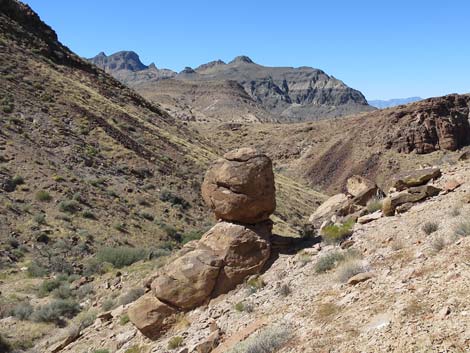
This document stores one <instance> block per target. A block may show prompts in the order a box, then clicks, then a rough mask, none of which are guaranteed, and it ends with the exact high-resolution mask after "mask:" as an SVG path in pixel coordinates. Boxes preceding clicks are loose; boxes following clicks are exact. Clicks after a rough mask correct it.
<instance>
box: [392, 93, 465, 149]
mask: <svg viewBox="0 0 470 353" xmlns="http://www.w3.org/2000/svg"><path fill="white" fill-rule="evenodd" d="M469 113H470V97H468V96H459V95H449V96H445V97H439V98H431V99H428V100H425V101H421V102H418V103H415V104H414V105H412V106H411V105H410V106H405V107H404V108H402V109H397V111H394V112H392V113H390V120H391V121H392V122H396V123H397V122H399V121H400V122H401V123H400V125H402V128H400V129H398V130H397V131H395V132H393V133H390V134H389V136H388V137H387V138H386V147H388V148H394V149H396V150H397V151H399V152H405V153H410V152H412V151H415V152H416V153H418V154H423V153H430V152H433V151H436V150H450V151H455V150H457V149H459V148H461V147H463V146H466V145H468V144H470V124H469V122H468V118H469Z"/></svg>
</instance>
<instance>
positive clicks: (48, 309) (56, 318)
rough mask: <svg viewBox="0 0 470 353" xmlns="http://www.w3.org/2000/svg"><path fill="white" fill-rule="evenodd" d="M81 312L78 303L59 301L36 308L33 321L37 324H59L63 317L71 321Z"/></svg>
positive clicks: (32, 316)
mask: <svg viewBox="0 0 470 353" xmlns="http://www.w3.org/2000/svg"><path fill="white" fill-rule="evenodd" d="M79 312H80V305H78V303H77V302H75V301H73V300H63V299H59V300H56V301H53V302H51V303H49V304H46V305H42V306H39V307H38V308H36V310H35V311H34V312H33V314H32V315H31V319H32V320H33V321H36V322H54V323H59V322H60V318H61V316H64V317H66V318H69V319H71V318H73V317H74V316H75V315H76V314H78V313H79Z"/></svg>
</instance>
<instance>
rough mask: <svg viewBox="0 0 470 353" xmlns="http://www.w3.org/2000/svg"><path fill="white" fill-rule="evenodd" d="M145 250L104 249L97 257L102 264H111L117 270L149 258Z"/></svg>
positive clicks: (128, 248)
mask: <svg viewBox="0 0 470 353" xmlns="http://www.w3.org/2000/svg"><path fill="white" fill-rule="evenodd" d="M147 255H148V253H147V251H146V250H145V249H141V248H131V247H128V246H120V247H115V248H109V247H108V248H102V249H101V250H99V251H98V253H97V255H96V257H97V259H98V260H99V261H100V262H109V263H110V264H112V265H113V267H115V268H122V267H124V266H129V265H132V264H133V263H134V262H137V261H140V260H143V259H145V258H147V257H148V256H147Z"/></svg>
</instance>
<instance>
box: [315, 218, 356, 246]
mask: <svg viewBox="0 0 470 353" xmlns="http://www.w3.org/2000/svg"><path fill="white" fill-rule="evenodd" d="M353 226H354V221H353V220H349V221H347V222H346V223H343V224H340V225H336V224H333V225H329V226H326V227H323V229H322V230H321V236H322V238H323V240H324V241H325V242H326V243H328V244H334V243H339V242H341V241H342V240H344V239H345V238H347V237H349V236H350V235H351V234H352V233H353V231H352V228H353Z"/></svg>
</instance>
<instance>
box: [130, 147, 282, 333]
mask: <svg viewBox="0 0 470 353" xmlns="http://www.w3.org/2000/svg"><path fill="white" fill-rule="evenodd" d="M202 193H203V197H204V200H205V201H206V202H207V204H208V205H209V206H210V207H211V209H212V210H214V212H215V213H216V216H217V218H221V219H223V221H221V222H219V223H217V224H216V225H215V226H214V227H212V228H211V229H210V230H209V231H208V232H206V233H205V234H204V235H203V236H202V238H201V239H200V240H199V241H198V242H192V244H189V245H188V246H185V248H184V249H182V251H181V253H180V254H181V255H180V256H179V257H178V258H176V259H175V260H174V261H173V262H171V263H169V264H168V265H166V266H165V267H163V268H162V269H161V270H160V271H158V272H157V273H156V274H155V275H153V276H152V279H151V280H150V281H147V284H148V286H149V287H150V288H151V292H149V293H148V294H146V295H145V296H144V297H142V298H141V299H139V300H138V301H137V302H136V303H134V304H133V305H132V306H131V309H130V310H129V318H130V320H131V321H132V322H133V323H134V324H135V326H136V327H137V328H138V329H139V330H140V332H142V333H143V334H144V335H145V336H147V337H149V338H151V339H155V338H157V337H159V336H160V335H161V334H162V332H165V330H167V329H168V327H169V326H171V323H172V319H171V317H172V316H173V314H174V313H176V312H178V311H184V310H190V309H193V308H195V307H197V306H200V305H202V304H204V303H206V302H208V301H209V300H210V299H211V298H214V297H216V296H218V295H220V294H223V293H227V292H228V291H230V290H231V289H233V288H235V287H236V286H237V285H238V284H240V283H242V282H243V280H244V279H245V278H246V277H247V276H250V275H254V274H258V273H259V272H260V271H261V270H262V269H263V266H264V265H265V263H266V261H267V260H268V259H269V257H270V255H271V244H270V237H271V231H272V222H271V220H269V216H270V214H271V213H272V212H274V209H275V205H276V203H275V194H274V193H275V187H274V176H273V171H272V164H271V160H270V159H269V158H268V157H267V156H266V155H264V154H261V153H260V152H258V151H256V150H254V149H251V148H242V149H239V150H235V151H232V152H229V153H227V154H225V156H224V159H222V160H219V161H217V162H216V163H215V164H214V166H213V167H212V168H211V169H209V171H208V172H207V174H206V177H205V180H204V184H203V186H202ZM250 212H251V213H250Z"/></svg>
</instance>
